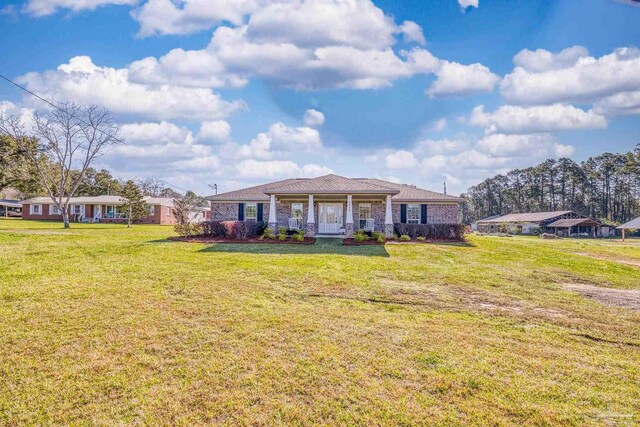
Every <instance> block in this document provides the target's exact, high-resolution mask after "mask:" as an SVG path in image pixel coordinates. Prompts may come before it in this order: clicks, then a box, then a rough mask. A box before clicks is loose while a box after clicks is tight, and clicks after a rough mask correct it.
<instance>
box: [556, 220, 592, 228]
mask: <svg viewBox="0 0 640 427" xmlns="http://www.w3.org/2000/svg"><path fill="white" fill-rule="evenodd" d="M599 225H600V223H599V222H598V221H595V220H593V219H591V218H576V219H559V220H557V221H554V222H552V223H551V224H549V225H547V227H556V228H571V227H578V226H583V227H595V226H599Z"/></svg>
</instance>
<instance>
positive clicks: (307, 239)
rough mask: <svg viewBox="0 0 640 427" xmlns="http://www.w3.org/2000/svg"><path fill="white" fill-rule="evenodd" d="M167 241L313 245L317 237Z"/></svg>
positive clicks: (172, 238)
mask: <svg viewBox="0 0 640 427" xmlns="http://www.w3.org/2000/svg"><path fill="white" fill-rule="evenodd" d="M167 240H171V241H174V242H187V243H263V244H272V245H312V244H314V243H315V242H316V239H315V237H305V238H304V240H303V241H298V240H293V239H287V240H278V239H258V238H252V239H225V238H221V237H210V236H194V237H180V236H175V237H168V238H167Z"/></svg>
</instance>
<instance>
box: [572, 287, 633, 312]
mask: <svg viewBox="0 0 640 427" xmlns="http://www.w3.org/2000/svg"><path fill="white" fill-rule="evenodd" d="M563 286H564V287H565V288H566V289H568V290H570V291H574V292H578V293H580V294H582V295H584V296H586V297H588V298H592V299H594V300H596V301H598V302H600V303H602V304H605V305H615V306H618V307H625V308H631V309H633V310H640V290H636V289H609V288H602V287H600V286H593V285H585V284H582V283H564V284H563Z"/></svg>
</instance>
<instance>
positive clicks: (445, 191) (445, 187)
mask: <svg viewBox="0 0 640 427" xmlns="http://www.w3.org/2000/svg"><path fill="white" fill-rule="evenodd" d="M442 185H443V187H444V194H447V180H446V179H445V180H444V182H443V183H442Z"/></svg>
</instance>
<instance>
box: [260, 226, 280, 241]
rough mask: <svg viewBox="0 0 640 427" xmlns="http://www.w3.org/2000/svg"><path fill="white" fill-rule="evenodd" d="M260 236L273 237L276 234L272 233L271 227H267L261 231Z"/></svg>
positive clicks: (262, 237)
mask: <svg viewBox="0 0 640 427" xmlns="http://www.w3.org/2000/svg"><path fill="white" fill-rule="evenodd" d="M260 238H261V239H275V238H276V235H275V234H273V229H272V228H269V227H267V228H265V229H264V231H263V232H262V236H261V237H260Z"/></svg>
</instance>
